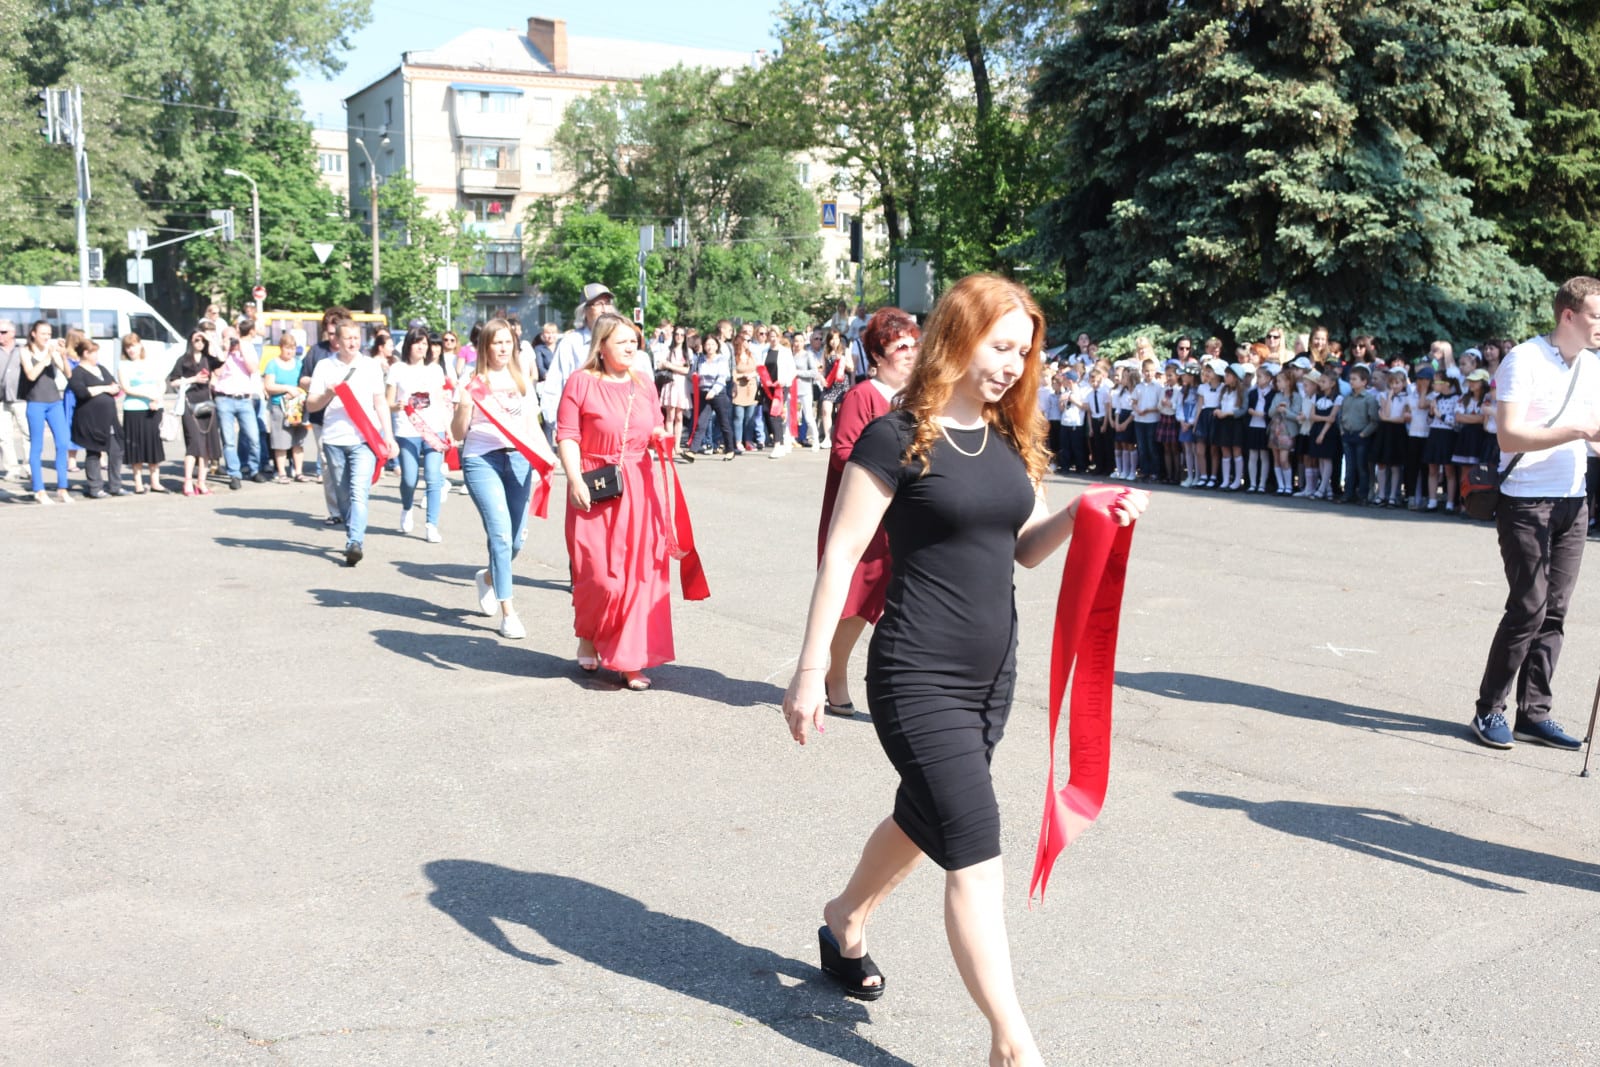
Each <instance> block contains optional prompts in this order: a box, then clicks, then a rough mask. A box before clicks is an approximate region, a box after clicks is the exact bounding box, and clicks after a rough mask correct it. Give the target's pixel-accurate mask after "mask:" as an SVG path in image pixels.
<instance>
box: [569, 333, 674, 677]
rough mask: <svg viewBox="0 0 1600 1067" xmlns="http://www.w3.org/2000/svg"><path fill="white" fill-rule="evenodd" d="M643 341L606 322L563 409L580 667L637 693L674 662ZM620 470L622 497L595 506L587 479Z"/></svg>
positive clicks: (656, 407) (656, 427)
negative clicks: (639, 365) (639, 364)
mask: <svg viewBox="0 0 1600 1067" xmlns="http://www.w3.org/2000/svg"><path fill="white" fill-rule="evenodd" d="M640 340H641V338H640V336H639V332H638V329H637V328H636V327H635V326H634V325H633V323H631V322H629V321H627V320H626V319H624V318H622V317H621V316H618V315H611V314H606V315H602V316H600V318H599V319H597V320H596V321H595V324H594V333H593V339H592V340H591V341H590V344H589V360H588V362H587V363H585V364H584V366H583V368H582V369H581V370H579V372H578V373H576V374H574V375H572V377H571V378H569V379H568V380H567V385H566V389H565V390H564V391H563V392H562V394H561V404H560V406H559V407H558V408H557V409H556V447H557V450H558V452H559V453H560V456H561V467H562V470H563V471H565V472H566V476H567V554H568V555H569V556H570V557H571V559H572V608H573V616H574V618H573V630H574V632H575V633H576V634H577V637H578V666H579V667H581V668H583V669H584V670H585V671H590V672H593V671H596V670H598V669H600V668H601V667H605V668H606V669H607V670H613V671H618V672H619V673H621V675H622V676H623V678H624V679H625V680H626V681H627V683H628V688H629V689H636V690H637V689H648V688H649V687H650V679H649V678H648V677H647V676H646V675H645V674H644V671H645V670H647V669H648V668H650V667H654V666H656V665H657V664H661V663H666V662H668V661H670V660H671V659H672V658H673V650H672V602H671V596H670V592H669V588H668V577H669V575H668V566H669V563H668V558H667V544H668V539H667V531H666V522H667V519H666V512H665V508H664V506H663V498H662V496H661V490H660V488H659V487H658V486H657V485H656V472H655V464H654V463H653V461H652V458H651V456H652V450H653V446H654V443H655V438H658V437H663V436H665V434H666V430H665V428H664V427H663V426H662V420H661V401H660V398H659V397H658V396H657V394H656V387H655V383H654V382H653V381H651V379H650V376H649V375H647V374H640V373H637V372H636V371H635V370H634V366H633V364H634V355H635V353H636V352H637V351H638V349H639V345H640ZM610 464H615V465H616V467H617V472H618V474H619V476H620V480H621V484H622V494H621V495H620V496H615V497H612V498H610V499H608V500H592V499H591V498H590V492H589V486H588V483H587V482H586V481H585V480H584V477H583V472H584V471H593V470H595V469H597V468H599V467H604V466H607V465H610Z"/></svg>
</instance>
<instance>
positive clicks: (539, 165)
mask: <svg viewBox="0 0 1600 1067" xmlns="http://www.w3.org/2000/svg"><path fill="white" fill-rule="evenodd" d="M528 169H529V170H531V171H533V173H535V174H549V173H550V171H551V170H552V169H554V161H553V159H552V157H551V155H550V149H548V148H535V149H534V150H533V151H531V152H529V153H528Z"/></svg>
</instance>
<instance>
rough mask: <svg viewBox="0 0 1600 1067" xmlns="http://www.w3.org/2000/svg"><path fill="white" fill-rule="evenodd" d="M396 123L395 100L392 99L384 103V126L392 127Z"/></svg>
mask: <svg viewBox="0 0 1600 1067" xmlns="http://www.w3.org/2000/svg"><path fill="white" fill-rule="evenodd" d="M393 123H394V99H393V98H392V97H391V98H390V99H388V100H385V101H384V102H383V124H384V126H390V125H392V124H393Z"/></svg>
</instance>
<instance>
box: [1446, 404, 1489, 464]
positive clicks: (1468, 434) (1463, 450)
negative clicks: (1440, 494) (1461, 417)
mask: <svg viewBox="0 0 1600 1067" xmlns="http://www.w3.org/2000/svg"><path fill="white" fill-rule="evenodd" d="M1457 410H1459V411H1464V412H1466V413H1467V414H1468V415H1476V414H1478V412H1480V411H1482V410H1483V405H1482V404H1481V403H1480V402H1478V401H1477V400H1474V399H1472V398H1471V397H1463V398H1461V402H1460V406H1459V407H1458V409H1457ZM1486 436H1487V434H1485V433H1484V430H1483V423H1481V422H1466V423H1462V424H1461V425H1459V426H1457V427H1456V440H1455V452H1454V454H1453V455H1451V457H1450V462H1452V463H1461V464H1473V463H1477V462H1478V460H1480V459H1482V458H1483V439H1484V438H1485V437H1486Z"/></svg>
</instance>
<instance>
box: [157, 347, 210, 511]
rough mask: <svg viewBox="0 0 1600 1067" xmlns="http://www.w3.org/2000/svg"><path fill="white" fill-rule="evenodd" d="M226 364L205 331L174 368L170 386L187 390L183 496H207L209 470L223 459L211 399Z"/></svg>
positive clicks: (184, 417)
mask: <svg viewBox="0 0 1600 1067" xmlns="http://www.w3.org/2000/svg"><path fill="white" fill-rule="evenodd" d="M221 366H222V360H221V359H220V358H218V357H217V356H215V355H213V354H212V352H211V339H210V338H209V337H207V336H206V334H205V332H204V331H202V330H193V331H191V332H190V334H189V350H188V351H187V352H185V353H184V354H183V356H182V358H180V359H179V360H178V362H177V363H176V364H174V365H173V368H172V373H171V374H169V375H167V383H168V384H169V385H170V384H173V383H176V384H177V386H178V388H179V389H181V390H183V495H184V496H194V495H195V494H196V493H198V494H200V495H201V496H205V495H207V494H209V493H210V492H211V490H210V489H207V488H206V473H207V469H208V468H209V466H210V465H211V464H212V463H213V462H215V461H216V460H218V459H220V458H221V457H222V428H221V425H220V424H219V423H218V422H217V405H216V400H215V398H214V397H213V396H212V395H211V375H212V373H213V372H214V371H216V370H217V368H219V367H221Z"/></svg>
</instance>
